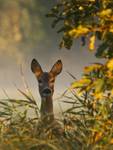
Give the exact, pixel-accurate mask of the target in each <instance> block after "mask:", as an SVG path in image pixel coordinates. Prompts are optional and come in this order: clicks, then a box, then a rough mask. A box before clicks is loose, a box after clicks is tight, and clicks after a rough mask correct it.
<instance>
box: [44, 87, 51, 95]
mask: <svg viewBox="0 0 113 150" xmlns="http://www.w3.org/2000/svg"><path fill="white" fill-rule="evenodd" d="M43 94H45V95H50V94H51V89H49V88H46V89H44V90H43Z"/></svg>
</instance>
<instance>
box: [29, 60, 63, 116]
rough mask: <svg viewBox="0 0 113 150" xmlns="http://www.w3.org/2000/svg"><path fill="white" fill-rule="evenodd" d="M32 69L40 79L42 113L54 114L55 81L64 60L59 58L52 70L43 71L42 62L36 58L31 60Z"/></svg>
mask: <svg viewBox="0 0 113 150" xmlns="http://www.w3.org/2000/svg"><path fill="white" fill-rule="evenodd" d="M31 70H32V72H33V73H34V74H35V76H36V78H37V80H38V86H39V93H40V96H41V109H40V110H41V115H42V116H43V115H47V114H48V113H49V114H52V117H53V116H54V115H53V101H52V96H53V93H54V82H55V78H56V76H57V75H59V74H60V73H61V71H62V62H61V60H58V61H57V62H56V63H55V64H54V65H53V67H52V69H51V70H50V72H43V70H42V68H41V66H40V64H39V63H38V61H37V60H36V59H33V60H32V62H31Z"/></svg>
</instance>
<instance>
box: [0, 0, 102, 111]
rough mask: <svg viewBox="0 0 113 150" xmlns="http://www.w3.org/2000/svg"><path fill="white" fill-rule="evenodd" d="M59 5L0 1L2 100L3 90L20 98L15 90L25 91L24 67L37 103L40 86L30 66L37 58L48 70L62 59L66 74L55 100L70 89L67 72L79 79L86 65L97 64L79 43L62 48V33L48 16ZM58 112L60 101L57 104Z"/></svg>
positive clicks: (39, 0) (48, 0) (34, 0)
mask: <svg viewBox="0 0 113 150" xmlns="http://www.w3.org/2000/svg"><path fill="white" fill-rule="evenodd" d="M55 3H56V1H55V0H0V98H1V99H2V98H5V97H6V95H5V94H4V90H5V91H6V92H7V94H8V95H9V97H11V98H20V97H21V95H20V94H19V93H18V91H17V90H16V88H15V85H16V87H17V88H19V89H21V90H24V86H23V82H22V77H21V71H20V70H21V69H20V68H21V67H20V66H21V65H22V66H23V72H24V76H25V79H26V80H27V83H28V85H29V87H30V89H31V91H32V93H33V95H34V97H35V99H36V100H37V101H39V102H40V96H39V94H38V86H37V85H38V83H37V81H36V79H35V77H34V75H33V74H32V72H31V70H30V63H31V60H32V59H33V58H36V59H37V60H38V62H39V63H40V64H41V66H42V68H43V70H46V71H49V70H50V69H51V67H52V65H53V64H54V63H55V62H56V61H57V60H58V59H61V60H62V62H63V71H62V74H60V75H59V76H58V77H57V79H56V84H55V94H54V99H56V98H58V97H59V96H60V95H61V94H62V93H63V92H64V91H65V90H66V88H68V87H69V85H70V83H71V82H72V81H73V79H72V78H71V77H70V76H69V75H68V74H67V72H66V71H69V72H70V73H72V74H73V75H74V76H75V77H77V78H79V77H80V76H81V74H82V69H83V67H84V66H86V65H88V64H90V63H92V62H98V61H99V60H97V59H96V58H95V57H94V55H93V53H89V52H88V51H87V50H86V49H87V47H82V46H81V43H80V40H77V41H75V43H74V45H73V47H72V49H71V50H66V49H62V50H60V49H59V46H58V44H59V42H60V38H61V37H60V34H57V33H56V30H53V29H52V28H51V22H52V20H51V19H48V18H46V17H45V15H46V14H47V13H48V12H49V10H50V9H51V8H52V6H54V4H55ZM54 104H55V111H56V110H58V101H57V100H56V101H55V102H54Z"/></svg>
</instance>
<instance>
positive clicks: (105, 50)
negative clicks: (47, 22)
mask: <svg viewBox="0 0 113 150" xmlns="http://www.w3.org/2000/svg"><path fill="white" fill-rule="evenodd" d="M112 8H113V1H112V0H87V1H86V0H60V1H59V2H58V3H57V4H56V6H54V7H53V8H52V9H51V11H50V13H48V15H47V17H53V23H52V27H55V26H56V25H57V24H58V23H59V24H60V25H59V26H61V28H60V29H59V30H58V33H62V34H63V38H62V41H61V43H60V47H61V48H62V47H65V48H67V49H70V48H71V46H72V44H73V40H74V39H77V38H81V42H82V45H85V44H86V39H88V43H89V44H88V45H89V49H90V50H91V51H92V50H95V49H96V45H95V41H96V40H98V41H100V42H98V44H99V46H98V47H97V50H96V56H97V57H102V58H111V57H113V49H112V47H113V9H112Z"/></svg>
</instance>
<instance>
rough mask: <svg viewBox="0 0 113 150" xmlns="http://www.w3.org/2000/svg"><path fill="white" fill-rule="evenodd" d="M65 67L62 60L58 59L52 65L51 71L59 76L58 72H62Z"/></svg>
mask: <svg viewBox="0 0 113 150" xmlns="http://www.w3.org/2000/svg"><path fill="white" fill-rule="evenodd" d="M62 68H63V64H62V61H61V60H58V61H57V62H56V63H55V64H54V65H53V67H52V69H51V71H50V73H52V74H53V75H54V76H57V75H58V74H60V73H61V71H62Z"/></svg>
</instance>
